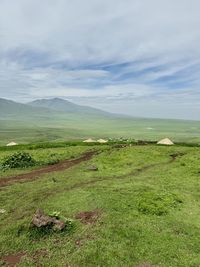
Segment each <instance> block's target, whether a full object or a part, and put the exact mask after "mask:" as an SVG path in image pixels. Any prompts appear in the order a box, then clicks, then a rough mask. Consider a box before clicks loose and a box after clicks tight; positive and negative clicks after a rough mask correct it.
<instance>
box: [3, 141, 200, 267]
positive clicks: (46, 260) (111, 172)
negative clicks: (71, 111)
mask: <svg viewBox="0 0 200 267" xmlns="http://www.w3.org/2000/svg"><path fill="white" fill-rule="evenodd" d="M174 152H184V153H185V155H184V156H182V157H180V158H177V160H176V161H174V162H171V163H169V160H170V156H169V155H170V154H171V153H174ZM199 161H200V156H199V148H195V147H193V148H189V147H177V146H173V147H162V146H161V147H160V146H150V145H149V146H133V147H129V148H125V149H113V150H112V151H104V152H103V153H102V154H100V155H98V156H96V157H95V158H93V159H92V160H91V162H90V163H83V164H81V165H79V166H76V167H74V168H73V169H71V170H67V171H63V172H59V173H56V174H55V173H52V174H48V175H46V176H44V177H43V178H42V179H40V180H37V181H33V182H30V183H24V184H16V185H12V186H9V187H7V188H4V189H3V190H2V191H1V196H0V207H1V208H4V209H6V210H7V212H6V213H5V214H0V216H1V221H0V230H1V236H0V247H1V249H0V251H1V255H5V254H10V253H16V252H20V251H26V252H27V257H26V258H25V259H24V261H23V262H21V264H20V265H19V266H30V267H31V266H35V263H34V260H33V258H34V257H33V256H34V255H35V252H36V251H38V250H41V249H45V250H46V253H47V254H46V256H41V257H40V259H38V260H39V261H40V263H41V265H42V266H52V267H53V266H76V267H77V266H81V267H82V266H87V267H88V266H102V267H107V266H108V267H112V266H116V267H118V266H130V267H134V266H137V265H138V264H139V263H142V262H149V263H152V264H155V265H160V266H165V267H198V266H200V244H199V238H200V214H199V208H200V194H199V186H200V179H199ZM155 163H156V164H157V163H159V165H157V166H154V167H151V168H149V169H146V170H144V171H143V172H139V173H137V175H134V170H136V169H138V168H140V167H142V166H146V165H151V164H155ZM88 164H95V165H97V166H98V167H99V171H98V172H87V171H85V166H86V165H88ZM131 173H132V174H131ZM52 177H54V178H56V180H57V182H56V183H53V182H52V179H51V178H52ZM90 181H92V183H91V184H90V183H89V182H90ZM80 183H82V184H80ZM74 185H76V186H75V187H74V188H73V189H72V188H71V187H72V186H74ZM70 188H71V189H70ZM144 191H146V192H155V193H160V192H165V193H166V192H167V193H176V194H177V193H178V195H179V196H180V198H181V199H182V200H183V203H182V204H180V206H179V208H171V209H170V210H169V213H168V214H166V215H162V216H156V215H150V214H149V215H145V214H143V213H141V212H139V211H138V208H137V203H138V200H139V199H140V196H141V194H143V192H144ZM38 207H40V208H43V209H44V210H45V211H47V212H48V211H54V210H56V211H61V213H62V214H63V215H65V216H66V217H71V218H73V217H74V216H75V214H76V213H77V212H80V211H86V210H94V209H96V208H98V209H101V211H102V216H101V218H100V219H99V221H98V222H97V223H96V224H93V225H84V224H81V223H80V222H78V221H77V220H76V221H75V225H76V227H75V229H74V231H73V232H71V233H70V234H64V233H63V234H54V235H52V236H46V237H42V238H40V239H34V238H31V237H30V235H29V230H28V225H29V222H30V220H31V216H32V214H33V213H34V211H35V210H36V209H37V208H38ZM77 240H79V241H80V244H81V245H79V246H77V245H76V241H77Z"/></svg>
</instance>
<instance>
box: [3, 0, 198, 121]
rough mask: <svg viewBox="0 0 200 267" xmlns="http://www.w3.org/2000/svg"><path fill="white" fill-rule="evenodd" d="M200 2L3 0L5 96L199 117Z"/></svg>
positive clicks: (136, 112)
mask: <svg viewBox="0 0 200 267" xmlns="http://www.w3.org/2000/svg"><path fill="white" fill-rule="evenodd" d="M199 11H200V1H199V0H73V1H72V0H42V1H41V0H15V1H13V0H0V97H2V98H8V99H12V100H16V101H19V102H26V101H31V100H33V99H36V98H51V97H63V98H65V99H69V100H71V101H73V102H75V103H78V104H83V105H90V106H94V107H98V108H102V109H104V110H108V111H112V112H117V113H126V114H129V115H133V116H142V117H163V118H184V119H197V120H200V15H199Z"/></svg>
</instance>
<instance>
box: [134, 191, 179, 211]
mask: <svg viewBox="0 0 200 267" xmlns="http://www.w3.org/2000/svg"><path fill="white" fill-rule="evenodd" d="M180 203H182V200H181V199H180V198H179V197H178V196H177V195H175V194H172V193H166V192H162V193H155V192H145V193H143V194H142V195H141V197H140V199H139V201H138V210H139V211H140V212H142V213H144V214H152V215H158V216H160V215H165V214H167V213H168V212H169V211H170V209H171V208H176V207H177V206H178V204H180Z"/></svg>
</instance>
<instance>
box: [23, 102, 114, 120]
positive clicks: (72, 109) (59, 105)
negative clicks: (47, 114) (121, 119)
mask: <svg viewBox="0 0 200 267" xmlns="http://www.w3.org/2000/svg"><path fill="white" fill-rule="evenodd" d="M28 105H30V106H33V107H39V108H48V109H51V110H55V111H61V112H65V113H75V114H82V115H83V114H88V115H89V114H92V115H104V116H114V114H111V113H108V112H105V111H102V110H100V109H96V108H92V107H88V106H80V105H77V104H74V103H72V102H70V101H68V100H64V99H62V98H53V99H38V100H35V101H32V102H30V103H28Z"/></svg>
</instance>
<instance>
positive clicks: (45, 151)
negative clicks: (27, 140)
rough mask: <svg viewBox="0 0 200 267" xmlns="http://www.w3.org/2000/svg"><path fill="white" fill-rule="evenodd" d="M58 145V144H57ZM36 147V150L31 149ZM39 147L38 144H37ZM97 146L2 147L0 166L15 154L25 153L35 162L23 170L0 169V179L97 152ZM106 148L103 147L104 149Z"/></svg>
mask: <svg viewBox="0 0 200 267" xmlns="http://www.w3.org/2000/svg"><path fill="white" fill-rule="evenodd" d="M57 145H59V144H57ZM33 147H36V149H33ZM38 147H39V144H38ZM98 148H99V146H86V145H82V146H66V147H58V148H37V145H36V144H35V145H32V146H29V145H24V146H15V147H11V148H5V150H3V149H4V148H3V147H2V151H0V166H1V164H2V163H3V161H4V159H5V158H7V157H8V156H9V155H13V154H15V153H17V152H19V151H20V152H21V151H23V152H26V153H29V154H30V155H31V157H32V158H33V159H34V160H35V161H36V164H35V166H33V167H29V168H25V169H20V168H16V169H14V170H13V169H6V170H4V169H1V168H0V179H1V177H6V176H10V175H14V174H20V173H24V172H27V171H29V170H33V169H37V168H41V166H42V165H49V164H51V163H57V162H59V161H62V160H64V159H73V158H77V157H79V156H80V155H81V154H83V153H84V152H86V151H89V150H98ZM105 148H106V146H104V149H105Z"/></svg>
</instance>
